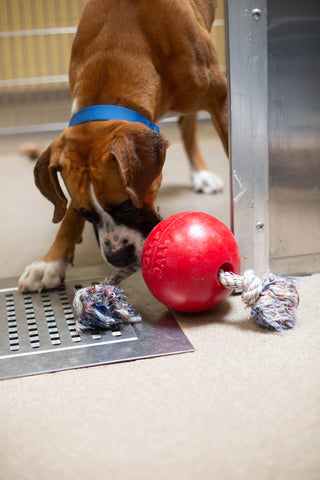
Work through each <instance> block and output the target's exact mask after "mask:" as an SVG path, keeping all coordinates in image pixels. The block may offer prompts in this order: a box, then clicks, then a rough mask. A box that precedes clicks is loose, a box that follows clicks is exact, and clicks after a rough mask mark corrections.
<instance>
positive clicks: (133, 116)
mask: <svg viewBox="0 0 320 480" xmlns="http://www.w3.org/2000/svg"><path fill="white" fill-rule="evenodd" d="M96 120H125V121H126V122H139V123H143V124H144V125H146V126H147V127H148V128H150V129H151V130H154V131H155V132H158V133H159V131H160V130H159V127H157V125H154V123H152V122H150V120H148V119H147V118H145V117H143V116H142V115H140V113H137V112H135V111H134V110H130V109H129V108H124V107H118V106H115V105H94V106H93V107H87V108H83V109H82V110H79V112H77V113H75V114H74V115H73V117H72V118H71V120H70V123H69V127H73V126H74V125H79V124H80V123H86V122H93V121H96Z"/></svg>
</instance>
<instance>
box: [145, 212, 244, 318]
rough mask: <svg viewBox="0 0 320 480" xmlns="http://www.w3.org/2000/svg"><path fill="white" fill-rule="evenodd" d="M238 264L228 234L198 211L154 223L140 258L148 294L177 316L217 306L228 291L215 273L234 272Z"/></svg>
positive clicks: (226, 230) (234, 247)
mask: <svg viewBox="0 0 320 480" xmlns="http://www.w3.org/2000/svg"><path fill="white" fill-rule="evenodd" d="M240 266H241V257H240V252H239V247H238V245H237V242H236V240H235V238H234V236H233V234H232V233H231V231H230V230H229V229H228V227H226V226H225V225H224V224H223V223H222V222H220V221H219V220H217V219H216V218H214V217H212V216H211V215H208V214H206V213H202V212H184V213H178V214H176V215H172V216H170V217H169V218H166V219H165V220H163V221H162V222H160V223H159V224H158V225H157V226H156V227H155V228H154V229H153V230H152V231H151V233H150V235H149V236H148V238H147V240H146V242H145V245H144V248H143V252H142V259H141V267H142V274H143V278H144V280H145V283H146V285H147V287H148V288H149V290H150V292H151V293H152V294H153V295H154V297H155V298H157V300H159V301H160V302H161V303H163V304H164V305H166V306H167V307H169V308H172V309H174V310H178V311H181V312H202V311H205V310H209V309H210V308H213V307H215V306H216V305H218V304H219V303H221V302H222V301H223V300H224V299H225V298H227V297H228V296H229V295H230V293H231V291H232V290H230V289H227V288H225V287H223V286H222V285H221V284H220V283H219V281H218V278H217V274H218V271H219V269H220V268H223V269H224V270H225V271H231V272H233V273H236V274H239V273H240Z"/></svg>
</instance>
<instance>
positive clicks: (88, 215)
mask: <svg viewBox="0 0 320 480" xmlns="http://www.w3.org/2000/svg"><path fill="white" fill-rule="evenodd" d="M74 211H75V212H76V214H77V215H80V217H82V218H84V219H85V220H87V222H90V223H98V222H99V220H100V218H99V215H98V214H97V213H96V212H92V211H90V210H86V209H85V208H79V209H78V208H75V209H74Z"/></svg>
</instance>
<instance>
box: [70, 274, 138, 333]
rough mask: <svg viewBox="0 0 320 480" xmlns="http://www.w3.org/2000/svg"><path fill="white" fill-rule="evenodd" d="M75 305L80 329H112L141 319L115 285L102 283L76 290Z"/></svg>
mask: <svg viewBox="0 0 320 480" xmlns="http://www.w3.org/2000/svg"><path fill="white" fill-rule="evenodd" d="M73 307H74V309H75V311H76V314H77V327H78V329H80V330H96V329H99V328H103V329H108V328H111V329H112V328H113V327H116V326H118V325H119V324H120V323H128V322H131V323H134V322H139V321H141V316H140V315H136V313H135V311H134V308H133V306H132V305H131V304H130V303H128V302H127V300H126V297H125V295H124V293H123V291H122V290H121V289H120V288H118V287H116V286H114V285H106V284H104V283H101V284H94V285H90V286H89V287H85V288H80V289H79V290H76V291H75V296H74V299H73Z"/></svg>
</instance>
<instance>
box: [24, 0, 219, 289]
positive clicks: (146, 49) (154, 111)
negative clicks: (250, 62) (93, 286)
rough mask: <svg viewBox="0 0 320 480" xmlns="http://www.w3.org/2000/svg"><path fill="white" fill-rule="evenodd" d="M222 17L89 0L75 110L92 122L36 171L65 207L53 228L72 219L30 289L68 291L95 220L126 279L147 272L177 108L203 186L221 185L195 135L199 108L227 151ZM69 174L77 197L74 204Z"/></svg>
mask: <svg viewBox="0 0 320 480" xmlns="http://www.w3.org/2000/svg"><path fill="white" fill-rule="evenodd" d="M215 10H216V0H157V1H156V2H151V3H150V1H149V0H134V1H132V0H117V1H116V2H115V1H113V0H89V1H88V2H87V4H86V7H85V9H84V12H83V15H82V18H81V21H80V24H79V27H78V30H77V34H76V36H75V40H74V43H73V48H72V55H71V62H70V71H69V78H70V87H71V92H72V98H73V106H72V113H73V114H75V117H74V118H78V117H80V120H79V118H78V120H79V122H78V121H77V122H75V123H74V124H72V123H71V125H72V126H69V128H67V129H66V130H65V131H64V132H63V133H62V134H61V135H60V137H59V138H58V139H57V140H56V141H54V142H53V143H52V144H51V145H50V146H49V148H48V149H47V150H46V151H45V152H44V153H43V154H42V155H41V157H40V158H39V160H38V162H37V165H36V167H35V181H36V185H37V186H38V188H39V189H40V191H41V192H42V193H43V195H45V196H46V197H47V198H48V199H49V200H50V201H51V202H52V203H53V204H54V207H55V209H54V217H53V222H60V221H61V220H62V224H61V226H60V229H59V231H58V234H57V237H56V239H55V241H54V243H53V245H52V247H51V248H50V250H49V252H48V253H47V254H46V255H45V256H44V257H43V258H42V259H41V260H40V261H37V262H34V263H33V264H32V265H30V266H28V267H26V270H25V272H24V273H23V275H22V276H21V278H20V280H19V288H20V290H22V291H26V290H30V291H32V290H41V289H43V288H54V287H56V286H58V285H59V283H60V282H61V280H62V279H63V278H64V276H65V271H66V267H67V265H68V263H70V262H71V261H72V259H73V256H74V249H75V244H76V243H77V242H78V241H79V239H80V238H81V234H82V230H83V227H84V222H85V220H88V221H89V222H92V223H93V226H94V228H95V231H96V235H97V238H98V241H99V244H100V248H101V252H102V254H103V256H104V258H105V260H107V261H108V262H109V263H110V264H111V265H113V266H114V267H116V268H119V269H120V274H119V276H118V277H116V278H114V279H113V280H114V281H116V280H119V279H121V278H122V275H126V274H128V272H129V271H134V270H135V269H137V268H138V266H139V264H140V256H141V251H142V247H143V242H144V240H145V238H146V236H147V235H148V233H149V232H150V231H151V229H152V228H153V227H154V226H155V225H156V224H157V223H158V222H159V220H160V217H159V215H158V211H157V207H156V204H155V198H156V194H157V191H158V189H159V187H160V183H161V170H162V166H163V163H164V160H165V153H166V149H167V147H168V145H169V142H168V141H167V140H166V139H165V138H164V137H163V136H162V135H161V134H160V133H159V132H158V131H157V127H155V126H154V125H153V123H152V122H157V121H158V120H159V119H160V118H161V117H162V116H163V115H165V114H166V112H168V111H172V112H179V113H180V114H182V115H184V116H181V118H180V120H179V125H180V127H181V131H182V137H183V140H184V143H185V147H186V151H187V154H188V157H189V160H190V163H191V168H192V171H193V176H194V182H195V184H196V185H195V188H196V189H197V190H204V191H215V190H219V189H221V184H220V183H219V179H217V177H216V176H215V175H214V174H212V173H211V172H209V171H208V169H207V167H206V165H205V163H204V161H203V159H202V157H201V154H200V152H199V149H198V145H197V139H196V131H195V124H196V112H197V111H198V110H206V111H208V112H209V113H210V115H211V118H212V121H213V124H214V125H215V127H216V129H217V131H218V133H219V135H220V138H221V140H222V143H223V145H224V148H225V150H226V151H227V148H228V146H227V145H228V132H227V130H228V128H227V123H228V120H227V86H226V79H225V77H224V75H223V74H222V72H221V70H220V68H219V64H218V60H217V55H216V50H215V47H214V45H213V43H212V40H211V36H210V33H209V32H210V28H211V25H212V22H213V20H214V15H215ZM103 105H108V106H113V107H115V108H114V111H115V116H112V115H111V116H110V113H109V114H107V115H105V116H104V115H102V118H100V117H99V115H98V117H96V113H93V115H92V116H90V115H89V117H85V119H84V120H83V121H82V120H81V116H82V115H86V114H87V113H88V112H91V111H92V110H91V107H92V106H103ZM88 107H90V108H89V109H88ZM113 107H111V111H112V109H113ZM119 107H120V108H119ZM121 107H122V108H121ZM123 107H124V108H123ZM108 108H110V107H107V109H108ZM127 109H128V110H127ZM93 110H94V112H96V109H93ZM98 110H99V108H98ZM102 110H103V109H102ZM123 112H124V113H123ZM127 114H129V117H128V116H127ZM83 122H84V123H83ZM57 172H60V173H61V176H62V178H63V181H64V183H65V186H66V188H67V190H68V193H69V194H70V197H71V202H70V205H69V207H68V208H67V199H66V197H65V195H64V193H63V191H62V189H61V187H60V185H59V181H58V176H57Z"/></svg>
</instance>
